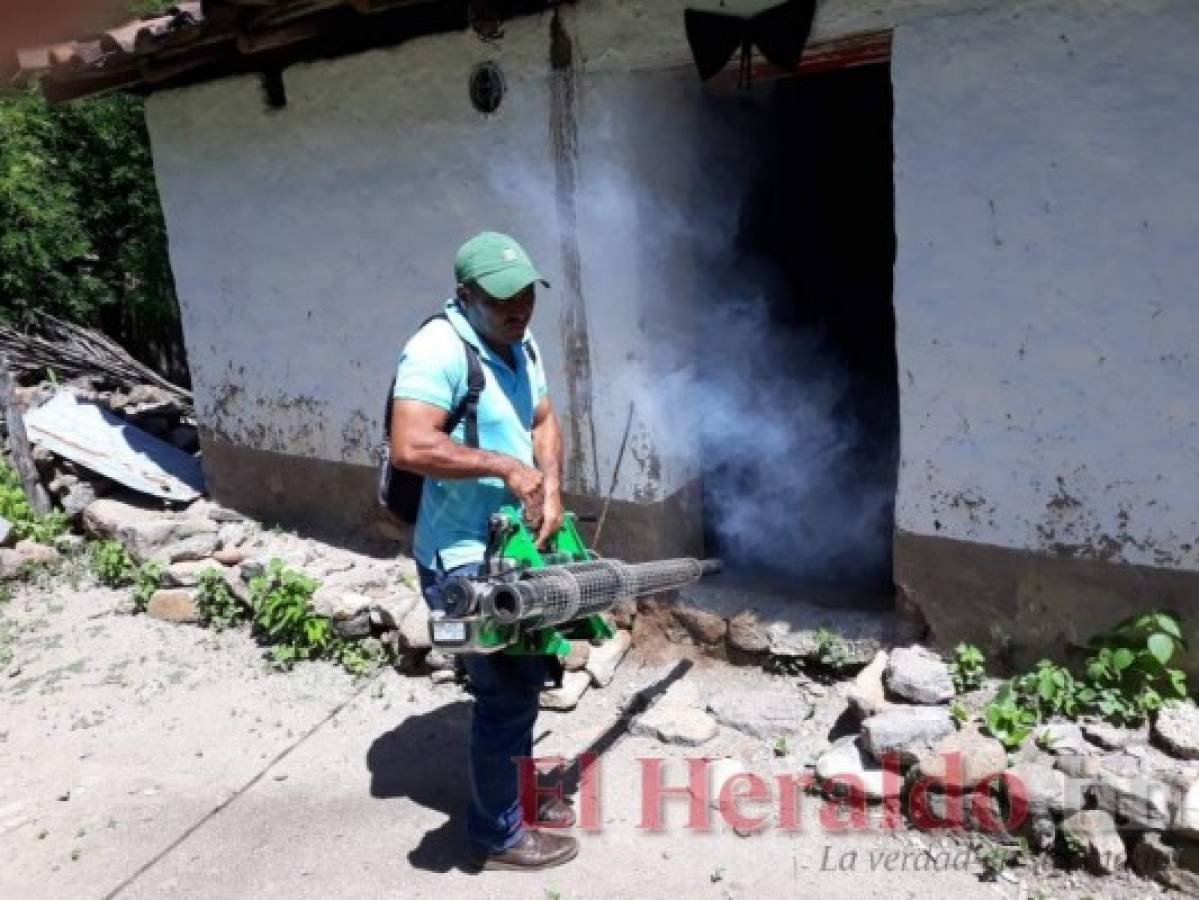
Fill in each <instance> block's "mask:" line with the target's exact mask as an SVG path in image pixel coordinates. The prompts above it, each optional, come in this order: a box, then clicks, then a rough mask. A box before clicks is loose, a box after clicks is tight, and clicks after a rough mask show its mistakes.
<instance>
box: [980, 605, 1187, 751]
mask: <svg viewBox="0 0 1199 900" xmlns="http://www.w3.org/2000/svg"><path fill="white" fill-rule="evenodd" d="M1185 647H1186V641H1185V640H1184V639H1183V636H1182V626H1181V624H1180V622H1179V620H1178V618H1177V617H1175V616H1173V615H1171V614H1170V613H1165V612H1149V613H1143V614H1141V615H1136V616H1132V617H1130V618H1128V619H1125V620H1124V621H1123V622H1121V623H1120V624H1118V625H1117V626H1116V627H1115V628H1113V629H1111V630H1110V631H1106V632H1103V633H1102V634H1098V635H1096V636H1095V637H1093V638H1092V639H1091V641H1090V648H1091V650H1092V653H1091V655H1090V656H1088V657H1087V660H1086V662H1085V663H1084V665H1083V669H1082V674H1081V675H1075V674H1074V673H1072V672H1071V671H1070V670H1069V669H1067V668H1066V667H1065V666H1060V665H1057V664H1056V663H1054V662H1052V661H1050V660H1047V659H1043V660H1041V661H1040V662H1039V663H1037V667H1036V669H1034V670H1033V671H1032V672H1029V673H1027V674H1025V675H1022V676H1020V677H1019V678H1014V679H1012V680H1011V681H1010V682H1008V683H1007V684H1005V685H1004V686H1003V688H1001V689H1000V691H999V694H998V695H997V696H996V697H995V700H994V701H992V702H991V703H990V704H988V706H987V708H986V712H985V718H986V721H987V728H988V729H989V730H990V731H991V733H992V734H993V735H994V736H995V737H996V738H998V739H999V740H1001V741H1002V742H1003V743H1004V745H1005V746H1007V747H1008V748H1009V749H1010V748H1012V747H1015V746H1017V745H1019V743H1020V742H1021V741H1023V740H1024V738H1025V737H1027V736H1028V733H1029V731H1031V729H1032V728H1035V727H1036V725H1037V724H1039V723H1040V722H1041V721H1043V720H1044V719H1047V718H1049V717H1051V716H1064V717H1066V718H1069V719H1075V718H1078V717H1079V716H1082V715H1094V716H1098V717H1099V718H1102V719H1104V720H1106V721H1108V722H1111V723H1113V724H1115V725H1136V724H1139V723H1140V722H1143V721H1144V720H1145V718H1146V716H1148V715H1149V714H1150V713H1152V712H1154V711H1156V710H1158V709H1160V708H1161V707H1162V705H1163V704H1165V703H1169V702H1173V701H1177V700H1181V699H1183V698H1185V697H1186V696H1187V680H1186V674H1185V673H1184V672H1183V671H1182V670H1180V669H1174V668H1170V667H1169V666H1168V665H1167V664H1168V663H1169V662H1170V660H1171V659H1172V658H1173V657H1174V654H1175V653H1176V652H1177V651H1178V650H1180V649H1185Z"/></svg>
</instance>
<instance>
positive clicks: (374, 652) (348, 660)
mask: <svg viewBox="0 0 1199 900" xmlns="http://www.w3.org/2000/svg"><path fill="white" fill-rule="evenodd" d="M336 646H337V661H338V662H339V663H341V664H342V666H343V667H344V668H345V670H346V671H347V672H349V673H350V674H351V675H353V676H355V677H357V678H361V677H363V676H366V675H370V674H372V673H373V672H375V671H377V670H378V668H379V667H380V666H381V665H383V664H384V663H385V662H386V661H387V650H386V649H385V648H384V647H383V644H382V643H381V642H380V641H378V640H375V639H374V638H365V639H363V640H360V641H350V640H346V639H345V638H341V637H338V638H336Z"/></svg>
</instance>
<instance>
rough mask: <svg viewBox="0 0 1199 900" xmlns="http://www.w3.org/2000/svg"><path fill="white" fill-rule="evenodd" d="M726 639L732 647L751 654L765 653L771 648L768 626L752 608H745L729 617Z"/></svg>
mask: <svg viewBox="0 0 1199 900" xmlns="http://www.w3.org/2000/svg"><path fill="white" fill-rule="evenodd" d="M726 640H727V641H728V645H729V647H730V648H731V649H733V650H736V651H739V652H741V653H746V654H750V655H757V654H760V653H765V652H766V651H767V650H769V649H770V638H769V637H768V636H767V634H766V627H765V626H764V625H763V624H762V623H761V622H759V621H758V617H757V616H756V615H754V613H753V612H752V611H750V610H743V611H742V612H739V613H737V615H735V616H733V617H732V618H731V619H729V625H728V634H727V635H726Z"/></svg>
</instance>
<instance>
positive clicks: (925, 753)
mask: <svg viewBox="0 0 1199 900" xmlns="http://www.w3.org/2000/svg"><path fill="white" fill-rule="evenodd" d="M800 682H801V683H798V684H797V685H793V686H790V687H789V688H786V689H779V690H767V691H763V692H757V693H755V695H754V696H752V697H750V696H748V695H747V696H741V695H740V694H737V692H736V691H733V692H728V691H725V692H722V693H718V694H716V695H713V696H708V697H703V696H700V695H699V694H698V693H697V692H696V691H695V689H694V686H691V685H686V684H683V685H679V686H678V687H677V688H675V689H672V690H671V691H670V692H668V693H667V694H666V695H665V696H663V697H662V698H661V699H660V700H659V701H658V702H657V703H655V704H654V705H653V706H651V707H650V708H649V709H648V710H646V711H645V712H642V713H641V714H639V715H637V716H636V717H634V718H633V720H632V726H631V729H632V731H634V733H640V734H644V735H647V736H651V737H655V738H657V739H658V740H661V741H663V742H665V743H674V744H682V745H685V746H705V748H707V747H710V746H712V744H710V743H709V742H712V740H713V738H715V737H716V735H717V733H718V726H719V725H723V726H726V727H731V728H734V729H736V730H738V731H740V732H741V733H742V734H745V735H751V736H753V735H757V736H759V737H762V738H764V739H767V740H786V741H790V742H794V743H796V744H797V746H799V747H800V748H802V749H801V751H800V754H799V756H800V758H801V759H803V760H805V761H806V760H809V759H811V760H814V764H813V765H812V766H811V770H810V773H809V774H810V775H811V783H812V785H813V786H814V788H816V789H819V790H820V791H821V792H822V793H824V794H825V795H826V796H830V797H837V798H840V799H841V800H843V801H844V802H845V803H847V804H849V805H850V806H852V805H854V804H855V803H858V804H860V805H861V806H862V807H863V808H865V807H866V805H867V804H875V805H878V806H879V807H880V808H881V809H882V810H892V811H893V815H894V816H895V819H896V821H898V820H899V817H900V815H902V816H903V818H904V819H906V821H907V823H908V824H909V825H911V826H913V827H915V828H918V829H924V830H935V831H939V832H945V831H948V832H950V833H959V834H961V835H963V836H964V835H966V834H967V833H971V832H981V833H986V834H988V835H989V836H990V837H991V838H992V839H994V840H996V841H998V842H1000V843H1003V842H1007V843H1010V844H1012V845H1018V844H1019V842H1020V841H1021V840H1023V841H1025V842H1027V844H1028V846H1029V847H1030V849H1032V850H1034V851H1037V852H1044V853H1054V854H1057V855H1058V856H1059V858H1064V859H1066V860H1068V861H1069V862H1072V863H1074V864H1079V865H1083V866H1085V867H1086V868H1087V869H1089V870H1090V871H1091V872H1093V873H1094V874H1097V875H1111V874H1114V873H1117V872H1120V871H1122V870H1124V869H1125V868H1126V867H1129V868H1131V869H1133V870H1134V871H1135V872H1136V873H1137V874H1139V875H1141V876H1143V877H1146V878H1152V879H1155V880H1157V881H1158V882H1160V883H1161V884H1163V885H1165V886H1167V887H1170V888H1173V889H1177V890H1183V891H1187V892H1189V893H1191V894H1192V895H1199V707H1196V706H1195V704H1194V703H1193V702H1191V701H1189V700H1188V701H1186V702H1184V703H1180V704H1176V705H1172V706H1167V707H1166V708H1164V709H1163V710H1162V711H1161V712H1159V713H1158V714H1157V715H1156V716H1155V717H1154V719H1153V721H1152V722H1151V723H1146V724H1145V725H1143V726H1142V727H1139V728H1118V727H1115V726H1113V725H1111V724H1108V723H1106V722H1101V721H1082V722H1070V721H1066V720H1064V719H1063V720H1060V721H1051V722H1049V723H1047V724H1045V725H1043V726H1041V727H1039V728H1037V729H1035V730H1034V732H1033V733H1032V734H1030V735H1029V737H1028V738H1027V739H1026V740H1025V741H1024V742H1023V743H1022V744H1021V745H1020V746H1019V747H1018V748H1017V749H1016V750H1015V751H1013V752H1010V753H1009V752H1008V751H1007V750H1006V749H1005V747H1004V746H1003V744H1001V743H1000V742H999V741H998V740H996V739H995V738H993V737H990V736H989V735H987V734H985V733H984V731H983V727H982V710H983V709H984V707H985V706H986V704H987V703H988V702H989V701H990V700H991V699H993V697H994V696H995V693H996V691H997V690H998V687H999V685H1000V682H999V681H997V680H990V681H988V683H987V684H986V685H985V686H984V687H983V688H980V689H979V690H976V691H972V692H969V693H966V694H962V695H955V691H954V685H953V681H952V679H951V676H950V671H949V667H948V666H947V665H946V663H945V662H944V661H943V660H942V659H941V658H940V657H939V656H938V655H937V654H935V653H933V652H931V651H929V650H926V649H924V648H922V647H920V646H910V647H900V648H896V649H893V650H891V651H890V652H887V651H882V650H880V651H879V652H878V653H877V654H876V656H875V657H874V659H873V660H872V661H871V662H870V664H869V665H867V666H866V667H865V668H863V669H862V670H861V671H860V672H859V673H858V674H857V676H856V677H855V678H854V679H853V680H852V681H850V682H845V683H842V684H838V685H834V686H832V687H831V689H829V693H830V698H829V700H827V701H826V702H825V705H826V706H828V707H831V712H830V710H825V713H826V714H825V715H821V716H814V715H813V705H814V703H815V702H816V701H815V700H814V699H813V697H812V696H811V695H810V694H809V693H807V691H808V690H809V689H810V688H812V687H814V685H805V684H803V683H802V678H801V679H800ZM797 688H798V689H797ZM744 693H745V692H741V694H744ZM833 698H835V699H837V700H839V701H840V702H841V705H840V706H839V707H838V705H837V703H836V702H832V700H833ZM951 704H957V705H953V706H951ZM838 712H841V713H844V714H843V715H838ZM955 713H956V715H955ZM834 717H835V718H836V719H837V722H836V725H835V726H834V728H833V731H832V734H834V735H835V734H838V733H840V734H841V736H840V737H836V738H835V739H833V740H832V741H831V743H830V742H829V740H828V739H827V737H828V735H829V731H828V726H829V723H830V720H831V719H832V718H834ZM726 763H727V765H728V766H729V767H730V769H729V771H728V772H727V773H725V774H726V776H727V775H733V774H738V773H739V772H741V771H753V770H751V769H746V768H745V767H744V763H745V761H744V760H727V761H726ZM758 764H759V766H760V765H761V761H760V759H759V761H758ZM758 771H760V769H759V770H758Z"/></svg>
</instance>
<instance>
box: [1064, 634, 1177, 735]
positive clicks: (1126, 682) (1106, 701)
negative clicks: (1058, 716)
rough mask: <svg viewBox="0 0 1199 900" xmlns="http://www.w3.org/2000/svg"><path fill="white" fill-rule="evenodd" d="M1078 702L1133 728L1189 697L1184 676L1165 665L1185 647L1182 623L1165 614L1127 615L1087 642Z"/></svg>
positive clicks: (1106, 717) (1111, 719) (1105, 716)
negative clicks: (1083, 681) (1170, 703)
mask: <svg viewBox="0 0 1199 900" xmlns="http://www.w3.org/2000/svg"><path fill="white" fill-rule="evenodd" d="M1090 646H1091V649H1092V650H1093V651H1094V653H1093V654H1092V655H1091V656H1090V657H1089V658H1088V659H1087V661H1086V665H1085V671H1086V684H1085V685H1084V686H1083V687H1082V688H1081V690H1080V692H1079V703H1080V705H1081V706H1084V707H1086V708H1088V709H1089V710H1090V711H1092V712H1095V713H1097V714H1099V715H1101V716H1103V718H1105V719H1108V720H1109V721H1112V722H1115V723H1116V724H1137V723H1139V722H1141V721H1143V720H1144V718H1145V716H1146V715H1148V714H1149V713H1152V712H1155V711H1156V710H1158V709H1160V708H1161V707H1162V704H1163V703H1165V702H1167V701H1170V700H1181V699H1183V698H1185V697H1186V696H1187V681H1186V673H1184V672H1183V671H1182V670H1181V669H1173V668H1170V667H1169V666H1168V665H1167V664H1168V663H1169V662H1170V660H1171V659H1173V658H1174V655H1175V654H1176V653H1177V652H1178V651H1179V650H1185V649H1186V640H1185V639H1184V638H1183V636H1182V625H1181V623H1180V622H1179V620H1178V618H1177V617H1176V616H1173V615H1171V614H1170V613H1166V612H1160V611H1155V612H1147V613H1142V614H1140V615H1135V616H1130V617H1129V618H1127V619H1125V620H1124V621H1122V622H1120V623H1119V624H1118V625H1117V626H1116V627H1115V628H1113V629H1112V630H1111V631H1108V632H1105V633H1103V634H1100V635H1096V636H1095V637H1094V638H1092V639H1091V642H1090Z"/></svg>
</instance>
